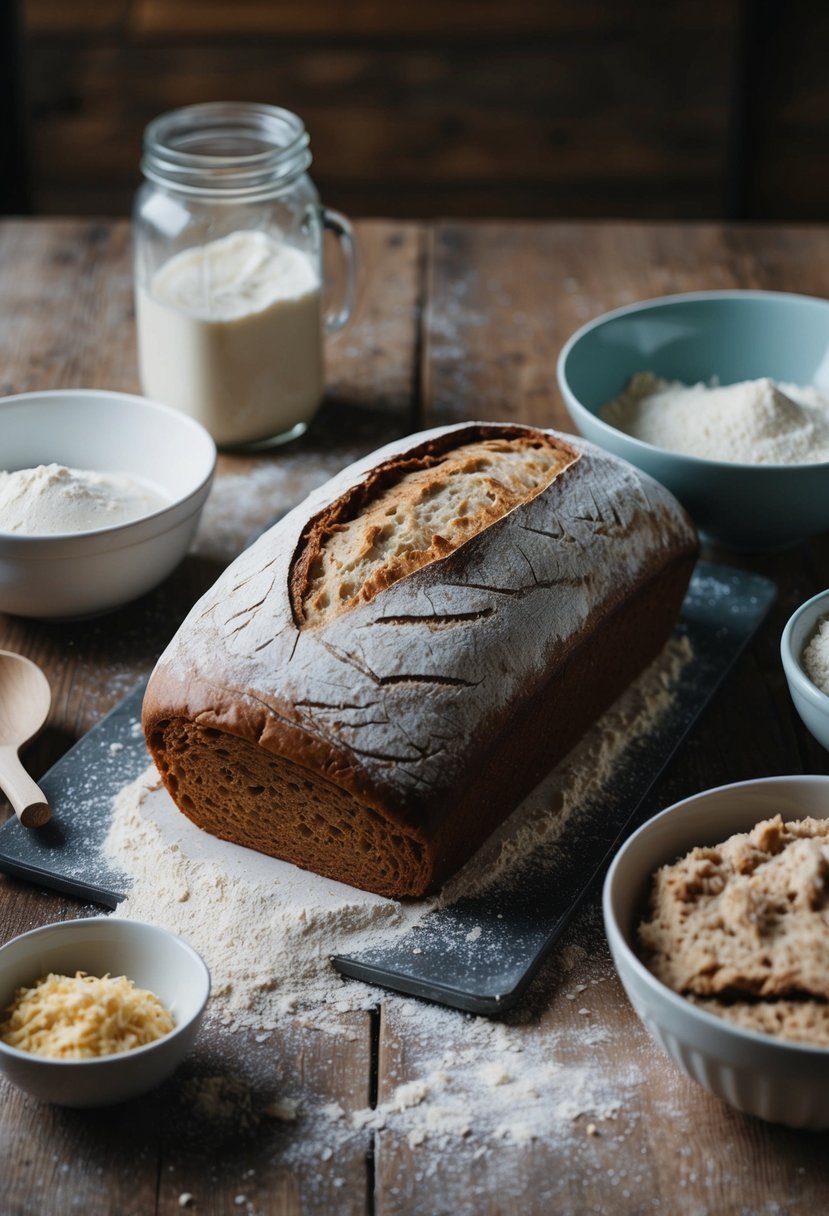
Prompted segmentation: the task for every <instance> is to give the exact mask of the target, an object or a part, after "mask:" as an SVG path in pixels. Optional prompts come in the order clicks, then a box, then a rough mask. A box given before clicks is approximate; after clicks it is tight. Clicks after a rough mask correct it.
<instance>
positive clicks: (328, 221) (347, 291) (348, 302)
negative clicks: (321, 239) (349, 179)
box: [322, 207, 357, 334]
mask: <svg viewBox="0 0 829 1216" xmlns="http://www.w3.org/2000/svg"><path fill="white" fill-rule="evenodd" d="M322 224H323V227H324V228H325V230H326V231H327V232H333V234H334V236H335V237H336V238H337V244H338V245H339V247H340V251H341V253H342V259H343V265H344V267H345V287H344V289H343V298H342V303H341V304H340V307H339V308H338V309H337V311H336V312H332V313H329V315H328V316H327V317H326V318H325V332H326V333H327V334H336V333H339V331H340V330H341V329H342V328H343V326H344V325H345V324H346V322H347V321H348V318H349V317H350V316H351V312H352V309H353V308H354V298H355V295H356V291H357V251H356V248H355V246H354V233H353V232H352V230H351V224H350V223H349V222H348V220H347V219H346V218H345V216H344V215H341V214H340V212H339V211H331V210H329V208H328V207H323V208H322Z"/></svg>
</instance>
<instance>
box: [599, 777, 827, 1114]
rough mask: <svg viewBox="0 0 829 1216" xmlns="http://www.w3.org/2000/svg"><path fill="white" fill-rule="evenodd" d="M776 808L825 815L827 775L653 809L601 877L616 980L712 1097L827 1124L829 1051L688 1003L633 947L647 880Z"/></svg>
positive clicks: (728, 788)
mask: <svg viewBox="0 0 829 1216" xmlns="http://www.w3.org/2000/svg"><path fill="white" fill-rule="evenodd" d="M778 811H779V812H780V814H781V815H782V816H783V818H784V819H802V818H805V817H806V816H809V815H811V816H813V817H814V818H818V819H825V818H827V817H829V777H824V776H795V777H767V778H764V779H761V780H756V781H742V782H739V783H738V784H736V785H724V786H720V787H719V788H717V789H711V790H706V791H705V792H704V793H701V794H696V795H695V796H694V797H692V798H686V799H685V800H684V801H683V802H677V803H676V804H675V805H674V806H671V807H668V809H667V810H665V811H663V812H662V813H661V814H659V815H656V816H655V817H654V818H653V819H650V820H648V822H647V823H646V824H645V825H644V826H643V827H641V828H639V830H638V831H637V832H634V834H633V835H632V836H631V837H630V838H629V839H628V840H627V841H626V842H625V844H624V845H623V846H622V848H621V849H620V850H619V852H618V853H617V855H616V858H615V860H614V862H613V864H612V865H611V867H610V869H609V871H608V873H607V877H606V879H605V883H604V893H603V910H604V923H605V931H606V933H607V938H608V942H609V943H610V949H611V953H612V954H613V960H614V962H615V964H616V968H617V970H618V972H619V977H620V979H621V981H622V984H623V985H624V988H625V991H626V992H627V994H628V997H629V998H630V1002H631V1004H632V1005H633V1007H634V1009H635V1010H636V1012H637V1014H638V1015H639V1017H640V1018H641V1019H642V1022H643V1023H644V1025H645V1027H646V1028H647V1030H648V1031H649V1032H650V1034H651V1035H652V1036H653V1038H654V1039H655V1040H656V1042H657V1043H659V1044H660V1045H661V1046H662V1047H663V1048H664V1049H665V1051H667V1053H668V1055H669V1056H670V1057H671V1058H672V1059H673V1061H674V1063H675V1064H677V1065H678V1066H679V1067H680V1068H681V1069H682V1071H683V1072H685V1073H687V1075H688V1076H689V1077H691V1078H692V1080H694V1081H697V1082H698V1083H699V1084H700V1085H702V1086H703V1087H704V1088H705V1089H707V1090H708V1091H709V1092H710V1093H712V1094H714V1095H715V1097H717V1098H721V1099H722V1100H723V1101H724V1102H728V1103H729V1104H730V1105H731V1106H735V1107H736V1108H737V1109H738V1110H741V1111H744V1112H745V1113H746V1114H750V1115H757V1116H759V1117H760V1118H761V1119H766V1120H768V1121H769V1122H771V1123H785V1124H787V1125H788V1126H790V1127H806V1128H812V1129H816V1130H817V1129H823V1128H829V1048H825V1047H811V1046H808V1045H806V1044H802V1043H791V1042H787V1041H786V1040H784V1039H778V1038H775V1037H773V1036H772V1035H766V1034H760V1033H758V1032H755V1031H751V1030H743V1029H742V1028H741V1027H738V1026H733V1025H731V1024H730V1023H728V1022H726V1021H724V1020H723V1019H722V1018H718V1017H716V1016H715V1015H714V1014H711V1013H707V1012H706V1011H705V1010H704V1009H701V1008H699V1007H698V1006H696V1005H692V1004H691V1003H690V1002H689V1001H686V1000H685V998H684V997H682V996H679V995H678V993H676V992H673V991H672V990H671V989H670V988H668V987H667V986H666V985H665V984H663V983H662V982H661V981H660V980H658V979H657V978H656V976H655V975H653V974H652V973H651V972H650V971H649V970H648V968H647V967H646V966H645V964H644V963H643V962H642V961H641V959H640V958H639V957H638V955H637V954H636V951H635V941H636V929H637V926H638V924H639V921H640V920H641V917H642V914H643V911H644V908H645V901H646V897H647V892H648V888H649V884H650V879H651V876H652V875H653V874H654V873H655V871H656V870H657V869H658V868H659V867H660V866H661V865H664V864H666V863H671V862H673V861H675V860H676V859H677V858H679V857H682V856H684V855H685V854H686V853H687V852H688V851H689V850H690V849H692V848H693V847H694V846H695V845H716V844H719V843H721V842H722V841H724V840H726V839H727V838H728V837H729V836H731V835H733V834H734V833H735V832H745V831H748V830H749V829H750V828H752V827H753V826H754V824H756V823H758V822H759V821H760V820H762V819H767V818H771V817H772V816H773V815H776V814H777V813H778Z"/></svg>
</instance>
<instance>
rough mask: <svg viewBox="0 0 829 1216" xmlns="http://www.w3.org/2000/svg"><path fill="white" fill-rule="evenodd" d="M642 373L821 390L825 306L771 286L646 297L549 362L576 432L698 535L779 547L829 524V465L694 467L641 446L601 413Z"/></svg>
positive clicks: (827, 365) (826, 371)
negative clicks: (643, 480) (646, 476)
mask: <svg viewBox="0 0 829 1216" xmlns="http://www.w3.org/2000/svg"><path fill="white" fill-rule="evenodd" d="M642 371H650V372H654V373H655V374H656V375H657V376H660V377H662V378H664V379H666V380H680V381H682V382H683V383H685V384H697V383H700V382H708V381H710V380H711V379H712V377H716V378H717V379H718V380H719V382H720V383H721V384H724V385H725V384H735V383H738V382H739V381H741V380H756V379H760V378H761V377H764V376H769V377H771V379H773V380H776V381H778V382H782V383H787V384H798V385H814V386H815V387H816V388H819V389H825V390H827V392H829V300H820V299H816V298H814V297H811V296H798V295H789V294H786V293H783V292H770V291H710V292H694V293H689V294H687V295H675V296H663V297H662V298H661V299H655V300H644V301H642V302H640V303H637V304H630V305H628V306H627V307H625V308H617V309H616V310H615V311H613V312H609V313H605V314H604V315H603V316H600V317H597V318H596V319H595V320H593V321H590V322H588V324H586V325H584V326H582V328H581V329H579V330H578V331H577V332H576V333H575V334H573V336H572V337H571V338H570V339H569V341H568V342H567V343H566V345H565V346H564V348H563V349H562V351H561V354H560V356H559V360H558V382H559V387H560V388H561V392H562V395H563V397H564V401H565V404H566V406H567V409H568V411H569V413H570V417H571V418H572V419H573V422H574V424H575V426H576V427H577V428H578V430H579V431H580V432H581V434H582V435H584V436H585V438H587V439H592V440H593V442H594V443H597V444H598V445H599V447H603V448H605V449H606V450H607V451H610V452H613V453H615V455H617V456H621V457H623V458H624V459H625V460H628V461H629V462H630V463H631V464H634V465H636V466H637V467H638V468H640V469H644V471H645V472H646V473H650V475H651V476H652V477H655V478H656V480H657V481H661V482H662V484H663V485H665V486H667V488H668V489H669V490H671V491H672V493H673V494H674V495H675V496H676V497H677V498H678V499H679V501H680V502H681V503H682V504H683V506H684V507H686V508H687V510H688V512H689V513H690V515H691V517H692V518H693V520H694V522H695V523H696V525H697V527H698V528H699V530H700V532H701V534H702V536H703V538H704V539H707V540H709V541H712V542H714V543H717V544H721V545H725V546H728V547H731V548H734V549H749V550H751V549H753V550H763V549H781V548H785V547H787V546H790V545H792V544H795V543H796V542H798V541H800V540H803V539H805V538H806V537H808V536H812V535H815V534H816V533H819V532H824V531H826V530H827V529H829V492H827V484H829V463H821V464H801V465H784V464H775V465H772V464H767V465H759V464H737V463H733V462H731V461H725V460H704V459H701V458H700V457H697V456H686V455H683V454H682V453H679V452H670V451H667V450H665V449H664V448H658V447H655V446H654V445H653V444H650V443H644V442H643V441H642V440H640V439H635V438H634V437H633V436H632V435H628V434H626V433H625V432H624V431H620V430H618V429H617V428H616V427H614V426H611V424H610V423H609V422H606V421H605V420H604V419H603V418H602V417H600V411H601V409H602V407H603V406H604V405H606V404H607V402H608V401H610V400H611V399H612V398H614V397H617V396H618V395H619V393H620V392H621V391H622V390H623V389H624V388H625V386H626V385H627V383H628V381H629V380H630V378H631V376H633V375H634V374H635V373H636V372H642Z"/></svg>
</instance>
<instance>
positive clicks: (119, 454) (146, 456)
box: [0, 389, 216, 619]
mask: <svg viewBox="0 0 829 1216" xmlns="http://www.w3.org/2000/svg"><path fill="white" fill-rule="evenodd" d="M0 431H1V432H2V435H3V442H2V446H1V447H0V612H9V613H13V614H15V615H18V616H26V617H39V618H57V619H73V618H78V617H85V616H93V615H98V614H100V613H102V612H108V611H110V610H111V609H113V608H117V607H119V606H120V605H122V604H126V603H129V602H130V601H131V600H134V599H136V598H137V597H138V596H139V595H143V594H144V593H145V592H147V591H149V590H150V589H151V588H152V587H154V586H156V584H158V583H160V582H161V581H162V580H163V579H164V578H166V577H167V575H168V574H170V573H171V572H172V571H173V569H174V568H175V567H176V566H177V565H178V564H179V562H180V561H181V560H182V558H183V557H184V555H185V553H186V552H187V549H188V548H189V546H190V542H191V541H192V539H193V536H194V534H195V531H196V527H197V525H198V521H199V517H200V515H201V510H202V507H203V506H204V502H205V500H206V498H207V496H208V494H209V492H210V486H211V483H212V480H213V472H214V469H215V465H216V445H215V444H214V442H213V440H212V439H211V437H210V436H209V435H208V433H207V431H206V430H205V429H204V427H202V426H201V425H200V424H199V423H198V422H196V421H195V420H194V419H192V418H189V417H187V415H185V414H183V413H181V412H180V411H178V410H173V409H171V408H170V407H168V406H164V405H158V404H156V403H155V402H153V401H148V400H147V399H146V398H145V397H138V396H131V395H130V394H127V393H114V392H104V391H98V390H87V389H77V390H76V389H71V390H70V389H66V390H59V391H50V392H36V393H21V394H19V395H17V396H14V397H4V398H0Z"/></svg>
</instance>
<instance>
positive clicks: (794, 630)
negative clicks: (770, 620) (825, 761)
mask: <svg viewBox="0 0 829 1216" xmlns="http://www.w3.org/2000/svg"><path fill="white" fill-rule="evenodd" d="M821 617H829V590H826V591H820V592H819V593H818V594H817V595H814V596H812V598H811V599H810V600H807V601H806V603H805V604H801V605H800V607H799V608H798V609H797V611H796V612H794V613H793V614H792V615H791V617H790V618H789V620H788V622H787V624H786V628H785V629H784V630H783V635H782V637H781V639H780V657H781V659H782V660H783V671H784V672H785V673H786V680H787V681H788V685H789V692H790V693H791V697H792V701H793V702H794V707H795V709H796V710H797V712H798V714H799V715H800V718H801V720H802V722H803V725H804V726H805V727H806V729H807V730H809V731H811V733H812V734H813V735H814V737H815V738H816V739H817V741H818V743H820V744H821V746H823V747H825V748H826V749H827V751H829V696H827V694H826V693H825V692H822V691H821V690H820V689H819V688H818V686H817V685H816V684H813V683H812V681H811V680H810V679H809V677H808V676H807V675H806V672H805V670H804V668H803V651H804V650H805V649H806V646H807V645H808V643H809V642H810V641H811V639H812V636H813V634H814V633H816V631H817V627H818V624H819V622H820V619H821Z"/></svg>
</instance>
